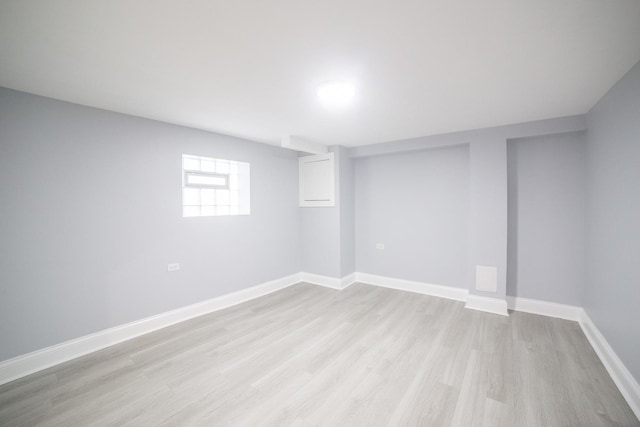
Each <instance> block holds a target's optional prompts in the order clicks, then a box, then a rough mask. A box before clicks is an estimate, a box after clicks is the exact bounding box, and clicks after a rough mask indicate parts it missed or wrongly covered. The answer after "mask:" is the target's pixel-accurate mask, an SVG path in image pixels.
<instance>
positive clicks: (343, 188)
mask: <svg viewBox="0 0 640 427" xmlns="http://www.w3.org/2000/svg"><path fill="white" fill-rule="evenodd" d="M329 150H330V151H331V152H332V153H334V156H335V157H334V158H335V171H336V205H335V206H331V207H319V208H300V236H301V241H302V271H304V272H306V273H313V274H320V275H323V276H329V277H333V278H341V277H344V276H346V275H348V274H351V273H353V272H354V271H355V244H354V236H355V233H354V220H355V219H354V205H353V196H354V195H353V161H352V160H351V157H350V156H349V149H347V148H345V147H342V146H333V147H330V148H329ZM301 155H306V154H301Z"/></svg>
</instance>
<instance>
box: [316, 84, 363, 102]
mask: <svg viewBox="0 0 640 427" xmlns="http://www.w3.org/2000/svg"><path fill="white" fill-rule="evenodd" d="M355 94H356V89H355V87H354V85H353V84H352V83H351V82H346V81H331V82H325V83H323V84H321V85H320V86H318V98H320V102H322V105H324V106H325V107H327V108H342V107H346V106H347V105H349V104H351V101H352V100H353V97H354V95H355Z"/></svg>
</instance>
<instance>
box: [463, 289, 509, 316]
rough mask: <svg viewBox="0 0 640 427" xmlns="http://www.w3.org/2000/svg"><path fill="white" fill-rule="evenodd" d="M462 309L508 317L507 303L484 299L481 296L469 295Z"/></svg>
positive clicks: (488, 298)
mask: <svg viewBox="0 0 640 427" xmlns="http://www.w3.org/2000/svg"><path fill="white" fill-rule="evenodd" d="M464 308H469V309H471V310H478V311H484V312H486V313H492V314H498V315H500V316H508V315H509V311H508V310H507V301H506V300H503V299H499V298H492V297H485V296H481V295H474V294H469V296H467V303H466V304H465V305H464Z"/></svg>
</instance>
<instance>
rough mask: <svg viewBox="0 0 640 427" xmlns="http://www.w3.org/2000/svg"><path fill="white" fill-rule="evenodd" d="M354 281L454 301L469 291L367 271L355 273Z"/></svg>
mask: <svg viewBox="0 0 640 427" xmlns="http://www.w3.org/2000/svg"><path fill="white" fill-rule="evenodd" d="M355 279H356V282H360V283H366V284H369V285H375V286H382V287H384V288H391V289H398V290H401V291H408V292H415V293H418V294H424V295H431V296H435V297H440V298H447V299H452V300H456V301H466V300H467V295H468V293H469V291H468V290H467V289H462V288H454V287H452V286H442V285H433V284H431V283H424V282H414V281H411V280H404V279H395V278H392V277H385V276H377V275H375V274H368V273H360V272H357V273H355Z"/></svg>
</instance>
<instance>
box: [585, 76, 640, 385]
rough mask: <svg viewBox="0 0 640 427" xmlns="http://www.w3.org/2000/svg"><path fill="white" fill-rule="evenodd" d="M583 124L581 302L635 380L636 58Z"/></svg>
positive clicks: (639, 255) (639, 296) (639, 110)
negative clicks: (584, 218)
mask: <svg viewBox="0 0 640 427" xmlns="http://www.w3.org/2000/svg"><path fill="white" fill-rule="evenodd" d="M587 123H588V137H587V281H586V284H587V286H586V292H585V297H584V308H585V310H586V311H587V314H588V315H589V317H590V318H591V319H592V320H593V321H594V323H595V324H596V326H597V327H598V329H599V330H600V331H601V332H602V334H603V335H604V337H605V338H606V339H607V341H608V342H609V344H610V345H611V347H613V349H614V350H615V352H616V354H617V355H618V356H619V357H620V359H621V360H622V361H623V362H624V364H625V365H626V367H627V368H628V369H629V371H630V372H631V374H632V375H633V376H634V377H635V379H636V380H637V381H640V352H639V347H638V343H640V310H638V303H639V302H640V268H639V267H638V264H639V261H640V63H638V64H636V65H635V66H634V67H633V68H632V69H631V71H629V73H628V74H627V75H626V76H625V77H624V78H623V79H622V80H620V81H619V82H618V83H617V84H616V85H615V86H614V87H613V88H612V89H611V90H610V91H609V92H608V93H607V94H606V95H605V96H604V97H603V98H602V99H601V100H600V101H599V102H598V103H597V104H596V106H595V107H594V108H593V109H592V110H591V112H589V114H588V117H587Z"/></svg>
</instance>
